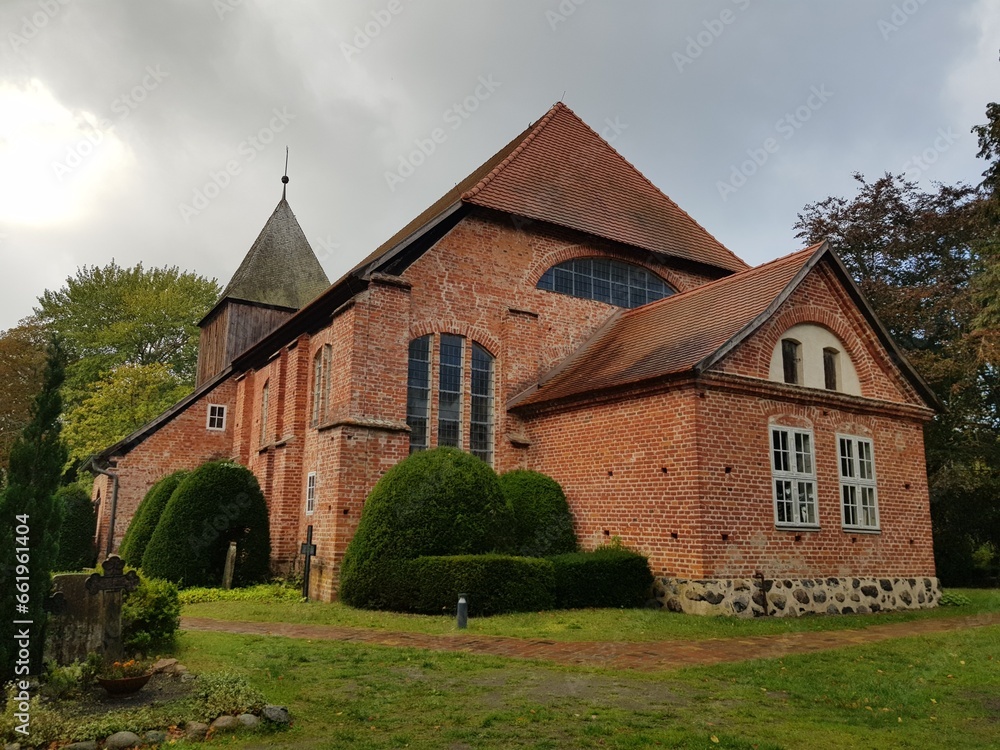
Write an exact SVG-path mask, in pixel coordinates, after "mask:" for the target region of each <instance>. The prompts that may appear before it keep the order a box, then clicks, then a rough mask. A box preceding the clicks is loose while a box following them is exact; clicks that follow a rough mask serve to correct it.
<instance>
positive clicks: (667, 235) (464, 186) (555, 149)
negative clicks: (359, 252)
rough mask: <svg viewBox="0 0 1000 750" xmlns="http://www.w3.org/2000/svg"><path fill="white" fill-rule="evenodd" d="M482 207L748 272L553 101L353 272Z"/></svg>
mask: <svg viewBox="0 0 1000 750" xmlns="http://www.w3.org/2000/svg"><path fill="white" fill-rule="evenodd" d="M462 205H464V206H483V207H485V208H491V209H494V210H497V211H503V212H505V213H512V214H516V215H519V216H524V217H527V218H530V219H536V220H539V221H546V222H550V223H552V224H558V225H559V226H563V227H567V228H569V229H575V230H577V231H581V232H587V233H589V234H593V235H596V236H599V237H604V238H606V239H610V240H613V241H615V242H621V243H624V244H626V245H632V246H634V247H639V248H643V249H645V250H650V251H652V252H656V253H663V254H665V255H670V256H673V257H675V258H683V259H685V260H690V261H694V262H696V263H702V264H705V265H708V266H713V267H716V268H720V269H723V270H724V271H728V272H733V271H743V270H746V268H747V267H748V266H747V264H746V263H744V262H743V261H742V260H740V259H739V258H738V257H736V255H734V254H733V253H732V252H731V251H730V250H728V249H727V248H726V247H724V246H723V245H722V243H720V242H719V241H718V240H717V239H715V237H713V236H712V235H711V234H709V233H708V231H706V230H705V229H704V228H703V227H702V226H701V225H700V224H698V222H696V221H695V220H694V219H692V218H691V217H690V216H689V215H688V214H687V213H686V212H684V211H683V210H681V208H680V207H679V206H678V205H677V204H676V203H674V202H673V201H672V200H670V198H668V197H667V196H666V195H664V194H663V193H661V192H660V191H659V190H658V189H657V188H656V186H655V185H653V183H651V182H650V181H649V180H647V179H646V178H645V177H644V176H643V175H642V173H641V172H639V170H637V169H636V168H635V167H634V166H632V164H630V163H629V162H628V161H626V160H625V159H624V158H623V157H622V156H621V155H620V154H619V153H618V152H617V151H615V150H614V149H613V148H612V147H611V146H610V145H609V144H608V143H607V142H606V141H605V140H604V139H603V138H601V136H599V135H598V134H597V133H595V132H594V131H593V130H591V128H590V127H588V126H587V124H586V123H584V122H583V120H581V119H580V118H579V117H577V116H576V114H574V113H573V111H572V110H571V109H570V108H569V107H567V106H566V105H565V104H563V103H562V102H558V103H556V104H555V105H553V107H552V108H551V109H549V111H548V112H546V113H545V115H544V116H543V117H542V118H541V119H540V120H538V121H537V122H535V123H533V124H531V125H529V126H528V128H527V129H526V130H524V131H523V132H522V133H520V134H519V135H518V136H517V137H516V138H514V139H513V140H512V141H511V142H510V143H508V144H507V145H506V146H504V147H503V148H502V149H500V150H499V151H498V152H497V153H495V154H494V155H493V156H491V157H490V158H489V159H487V160H486V161H485V162H484V163H483V164H482V165H480V166H479V167H478V168H477V169H476V170H474V171H473V172H472V173H471V174H470V175H468V176H467V177H466V178H465V179H464V180H462V181H461V182H459V183H458V184H457V185H456V186H455V187H454V188H452V189H451V190H449V191H448V192H447V193H446V194H445V195H443V196H442V197H441V198H440V199H439V200H437V201H436V202H435V203H434V204H433V205H431V206H430V207H429V208H427V210H425V211H424V212H423V213H421V214H420V215H419V216H417V217H416V218H415V219H414V220H413V221H411V222H410V223H409V224H407V225H406V226H405V227H403V228H402V229H401V230H400V231H399V232H397V233H396V234H394V235H393V236H392V237H391V238H389V239H388V240H387V241H386V242H385V243H383V244H382V245H381V246H380V247H379V248H377V249H376V250H375V251H374V252H373V253H372V254H371V255H369V256H368V257H367V258H365V259H364V260H362V261H361V262H360V263H359V264H358V265H357V266H355V268H354V271H364V270H367V271H371V270H374V268H375V266H376V265H377V264H378V262H379V261H380V260H381V259H383V258H384V257H386V256H387V255H388V254H389V253H390V251H391V250H392V249H393V248H395V247H397V246H398V245H400V243H405V242H406V241H407V240H408V239H409V238H412V237H413V236H414V235H415V234H417V233H419V232H420V230H421V229H422V228H424V227H426V226H427V225H428V224H430V223H431V222H433V221H434V220H435V219H436V218H438V217H440V216H442V215H444V214H445V213H447V212H448V211H449V210H452V209H454V208H455V207H456V206H462Z"/></svg>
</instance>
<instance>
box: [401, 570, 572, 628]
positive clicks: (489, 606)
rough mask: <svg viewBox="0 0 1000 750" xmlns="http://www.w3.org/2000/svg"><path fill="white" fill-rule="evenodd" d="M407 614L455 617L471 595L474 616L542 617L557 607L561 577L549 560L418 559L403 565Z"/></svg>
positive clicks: (402, 592)
mask: <svg viewBox="0 0 1000 750" xmlns="http://www.w3.org/2000/svg"><path fill="white" fill-rule="evenodd" d="M402 568H403V578H402V580H400V581H399V584H400V586H401V588H402V589H403V591H401V592H400V593H401V594H404V595H405V598H407V599H408V602H407V604H408V606H407V607H406V610H405V611H410V612H418V613H421V614H438V615H439V614H442V613H454V612H455V607H456V605H457V604H458V595H459V594H467V595H468V598H467V599H466V601H467V602H468V603H469V615H470V616H477V617H486V616H488V615H498V614H503V613H505V612H538V611H539V610H544V609H552V607H553V606H554V605H555V597H554V595H553V592H554V590H555V572H554V569H553V565H552V563H551V562H549V561H548V560H543V559H540V558H537V557H512V556H510V555H451V556H441V557H418V558H417V559H416V560H409V561H407V562H406V563H405V564H404V565H403V566H402Z"/></svg>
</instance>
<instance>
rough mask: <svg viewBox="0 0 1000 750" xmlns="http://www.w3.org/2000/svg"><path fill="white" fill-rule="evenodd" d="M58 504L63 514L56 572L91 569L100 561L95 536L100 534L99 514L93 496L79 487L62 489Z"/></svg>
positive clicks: (58, 496)
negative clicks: (96, 533)
mask: <svg viewBox="0 0 1000 750" xmlns="http://www.w3.org/2000/svg"><path fill="white" fill-rule="evenodd" d="M56 502H57V503H58V504H59V507H60V508H61V512H62V526H61V528H60V530H59V555H58V556H57V557H56V563H55V566H54V570H81V569H83V568H91V567H93V566H94V563H95V562H96V560H97V549H96V548H95V547H94V532H95V531H96V530H97V513H95V512H94V504H93V503H92V502H91V501H90V495H89V494H87V491H86V490H85V489H83V487H81V486H80V485H78V484H74V485H70V486H68V487H60V488H59V491H58V492H56Z"/></svg>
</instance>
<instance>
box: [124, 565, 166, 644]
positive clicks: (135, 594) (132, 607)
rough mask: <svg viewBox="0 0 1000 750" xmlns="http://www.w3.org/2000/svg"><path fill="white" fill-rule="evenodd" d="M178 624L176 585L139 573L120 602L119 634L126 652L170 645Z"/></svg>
mask: <svg viewBox="0 0 1000 750" xmlns="http://www.w3.org/2000/svg"><path fill="white" fill-rule="evenodd" d="M180 623H181V602H180V599H179V597H178V594H177V587H176V586H174V584H172V583H170V582H169V581H164V580H162V579H159V578H147V577H146V576H144V575H142V574H140V575H139V587H138V588H136V589H135V590H134V591H129V592H128V593H126V594H125V596H124V599H123V602H122V637H123V639H124V641H125V650H126V652H128V653H129V654H132V653H134V652H136V651H141V652H142V653H144V654H146V653H149V652H150V651H151V650H153V649H158V648H169V647H170V646H171V645H172V644H173V641H174V635H175V633H176V632H177V628H178V627H179V626H180Z"/></svg>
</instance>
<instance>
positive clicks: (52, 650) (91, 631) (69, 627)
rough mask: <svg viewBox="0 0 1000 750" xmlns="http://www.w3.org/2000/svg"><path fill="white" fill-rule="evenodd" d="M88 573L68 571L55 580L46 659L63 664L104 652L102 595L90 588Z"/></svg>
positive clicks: (46, 630)
mask: <svg viewBox="0 0 1000 750" xmlns="http://www.w3.org/2000/svg"><path fill="white" fill-rule="evenodd" d="M87 578H88V574H87V573H64V574H62V575H58V576H55V577H54V578H53V579H52V597H51V598H50V599H49V603H48V604H47V606H46V609H47V610H48V611H49V620H48V624H47V625H46V627H45V658H46V659H52V660H53V661H55V662H56V664H59V665H60V666H66V665H68V664H72V663H73V662H74V661H79V660H82V659H86V658H87V655H88V654H90V653H93V652H94V651H100V649H101V643H102V642H103V639H104V620H103V611H104V607H103V606H102V605H103V602H102V601H101V597H99V596H91V595H90V593H89V592H88V591H87Z"/></svg>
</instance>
